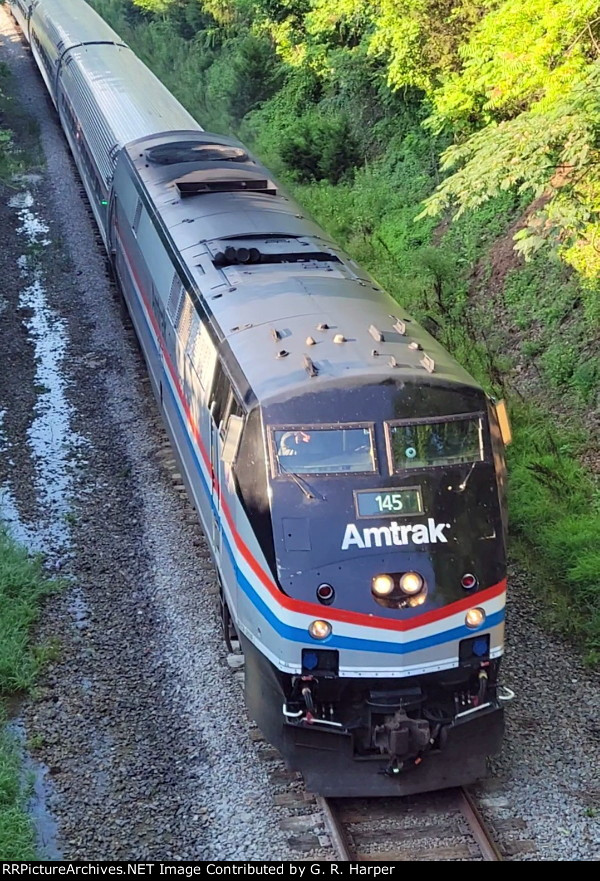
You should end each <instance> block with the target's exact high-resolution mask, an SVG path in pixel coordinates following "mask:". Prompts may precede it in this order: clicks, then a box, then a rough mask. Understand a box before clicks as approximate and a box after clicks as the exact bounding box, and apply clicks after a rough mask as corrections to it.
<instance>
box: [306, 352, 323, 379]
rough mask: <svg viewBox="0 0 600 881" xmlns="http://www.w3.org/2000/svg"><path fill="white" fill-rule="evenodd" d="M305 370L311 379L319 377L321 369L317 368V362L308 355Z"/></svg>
mask: <svg viewBox="0 0 600 881" xmlns="http://www.w3.org/2000/svg"><path fill="white" fill-rule="evenodd" d="M304 369H305V370H306V372H307V373H308V375H309V376H311V377H312V376H318V375H319V368H318V367H317V365H316V364H315V362H314V361H313V360H312V358H309V357H308V355H305V356H304Z"/></svg>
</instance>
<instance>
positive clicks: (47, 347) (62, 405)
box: [0, 190, 92, 860]
mask: <svg viewBox="0 0 600 881" xmlns="http://www.w3.org/2000/svg"><path fill="white" fill-rule="evenodd" d="M9 205H10V207H12V208H14V209H15V211H16V212H17V214H18V218H19V222H20V226H18V228H17V232H18V233H19V234H20V235H21V236H22V237H23V239H24V240H25V243H26V244H27V246H28V249H29V250H28V253H27V254H23V255H22V256H21V257H19V258H18V260H17V265H18V268H19V270H20V275H21V278H22V279H23V283H24V286H25V287H24V290H23V291H22V292H21V294H20V297H19V307H20V308H21V309H24V310H25V314H26V316H27V317H26V318H25V319H24V322H23V323H24V325H25V328H26V329H27V333H28V337H29V341H30V343H31V345H32V347H33V353H34V360H35V378H34V383H35V391H36V395H37V400H36V404H35V407H34V410H33V414H32V416H33V418H32V421H31V424H30V427H29V429H28V431H27V447H28V452H29V455H30V457H31V461H32V463H33V466H34V473H35V477H34V486H33V489H34V491H35V499H34V500H33V503H32V501H31V500H30V501H29V503H27V502H25V501H23V500H22V499H21V496H20V493H18V492H17V490H16V474H15V472H14V470H13V471H12V472H11V473H9V476H8V479H7V480H6V481H4V482H3V483H2V482H0V519H2V520H3V521H4V522H6V523H7V524H8V528H9V531H10V532H11V534H12V535H13V537H14V538H15V539H16V540H17V541H19V542H20V543H21V544H23V545H24V546H25V547H26V548H27V549H28V550H29V551H32V552H42V553H43V554H44V555H45V556H46V558H47V560H48V561H49V563H50V565H51V566H55V567H56V568H60V566H61V565H62V561H63V560H64V559H66V558H67V557H68V556H69V551H70V544H71V542H70V497H71V494H72V482H73V471H74V468H75V467H76V461H77V457H78V456H79V455H80V453H81V451H82V450H83V448H84V444H85V441H84V439H83V438H82V437H80V436H79V435H77V434H76V433H75V432H73V431H72V430H71V422H72V416H73V409H72V407H71V405H70V403H69V400H68V398H67V387H68V380H67V378H66V375H65V367H64V359H65V356H66V352H67V346H68V332H67V324H66V322H65V320H64V319H63V318H62V317H61V316H60V315H58V313H57V312H56V311H55V310H54V309H52V307H51V306H50V304H49V302H48V297H47V294H46V290H45V288H44V276H43V271H42V268H41V267H40V265H39V263H38V260H37V258H36V247H37V248H38V249H39V246H46V245H49V244H50V239H49V238H48V233H49V229H48V226H47V225H46V224H45V223H44V222H43V221H42V220H41V219H40V218H39V217H38V216H37V214H36V212H35V211H34V210H33V209H34V198H33V195H32V194H31V192H30V191H28V190H26V191H25V192H22V193H18V194H16V195H14V196H13V197H12V198H11V200H10V202H9ZM9 420H10V413H8V412H6V411H0V454H3V455H4V456H5V457H6V456H7V455H8V450H9V449H10V444H9V442H8V432H7V425H8V423H9ZM13 475H14V478H13ZM11 478H12V479H11ZM26 504H27V507H25V505H26ZM31 510H33V511H35V514H34V515H33V516H31V515H30V514H29V511H31ZM69 611H70V613H71V614H72V616H73V619H74V622H75V626H76V627H78V628H80V629H82V628H84V627H85V626H86V625H87V619H88V614H89V613H88V608H87V606H86V603H85V601H84V598H83V595H82V593H81V590H80V589H78V588H74V589H73V593H72V598H71V602H70V605H69ZM91 685H92V684H91V682H90V683H89V685H87V684H84V688H86V687H87V688H91ZM16 713H18V709H17V710H16ZM16 713H15V710H14V708H13V716H15V718H13V719H12V721H10V722H9V727H10V729H11V730H12V732H13V734H14V735H15V737H16V738H17V740H18V741H19V742H20V744H21V749H22V752H23V774H24V775H25V776H24V780H25V781H29V779H31V781H32V796H31V800H30V804H29V812H30V815H31V818H32V821H33V824H34V827H35V831H36V835H37V839H38V846H39V849H40V851H41V852H42V854H43V856H44V858H46V859H59V860H60V859H62V855H61V854H60V852H59V850H58V847H57V844H56V842H57V836H58V830H57V824H56V822H55V821H54V819H53V818H52V815H51V813H50V810H49V807H48V800H49V799H51V798H52V796H53V785H52V782H51V780H50V778H49V776H48V774H49V770H48V768H47V766H46V765H44V764H42V763H41V762H38V761H36V760H35V759H34V758H32V757H31V756H30V755H29V754H28V753H27V749H26V734H25V727H24V724H23V722H22V720H21V719H20V718H19V717H18V715H16Z"/></svg>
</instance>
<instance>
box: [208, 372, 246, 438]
mask: <svg viewBox="0 0 600 881" xmlns="http://www.w3.org/2000/svg"><path fill="white" fill-rule="evenodd" d="M215 373H216V376H215V381H214V383H213V390H212V394H211V404H210V410H211V413H212V417H213V419H214V422H215V425H216V426H217V428H218V429H219V434H220V435H221V437H222V438H223V437H224V436H225V433H226V431H227V425H228V422H229V417H230V416H242V415H243V412H244V411H243V409H242V406H241V404H240V402H239V401H238V399H237V398H236V396H235V393H234V391H233V389H232V387H231V381H230V379H229V377H228V376H227V374H226V373H225V371H224V370H223V367H222V365H221V363H220V362H219V363H218V364H217V369H216V371H215Z"/></svg>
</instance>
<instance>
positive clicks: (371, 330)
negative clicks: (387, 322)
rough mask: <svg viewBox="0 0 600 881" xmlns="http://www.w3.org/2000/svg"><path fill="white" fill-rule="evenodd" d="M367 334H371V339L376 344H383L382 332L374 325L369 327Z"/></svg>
mask: <svg viewBox="0 0 600 881" xmlns="http://www.w3.org/2000/svg"><path fill="white" fill-rule="evenodd" d="M369 333H370V334H371V336H372V337H373V339H374V340H375V341H376V342H378V343H383V342H385V337H384V335H383V333H382V331H380V330H379V328H378V327H375V325H374V324H372V325H371V326H370V328H369Z"/></svg>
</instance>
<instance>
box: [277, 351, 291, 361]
mask: <svg viewBox="0 0 600 881" xmlns="http://www.w3.org/2000/svg"><path fill="white" fill-rule="evenodd" d="M289 354H290V353H289V352H286V350H285V349H280V350H279V351H278V352H277V355H276V356H275V357H276V358H279V360H281V359H282V358H287V356H288V355H289Z"/></svg>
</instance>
